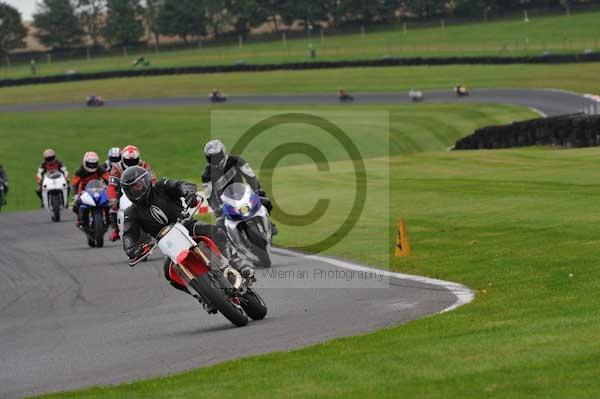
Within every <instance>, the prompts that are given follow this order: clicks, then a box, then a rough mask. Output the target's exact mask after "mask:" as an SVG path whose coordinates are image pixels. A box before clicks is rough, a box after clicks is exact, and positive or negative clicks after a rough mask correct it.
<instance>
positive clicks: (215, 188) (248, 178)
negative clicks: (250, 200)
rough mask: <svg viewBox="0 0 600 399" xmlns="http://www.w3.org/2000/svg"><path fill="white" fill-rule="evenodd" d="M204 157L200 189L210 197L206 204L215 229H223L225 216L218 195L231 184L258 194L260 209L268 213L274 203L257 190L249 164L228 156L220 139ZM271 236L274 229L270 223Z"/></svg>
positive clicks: (237, 157) (209, 145) (209, 147)
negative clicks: (213, 215) (211, 213)
mask: <svg viewBox="0 0 600 399" xmlns="http://www.w3.org/2000/svg"><path fill="white" fill-rule="evenodd" d="M204 156H205V157H206V161H207V165H206V167H205V168H204V171H203V172H202V186H203V188H204V191H205V192H206V193H210V194H209V198H208V203H209V205H210V207H211V208H212V210H213V212H214V213H215V216H216V217H217V221H216V223H217V226H219V227H220V228H221V229H223V230H224V229H225V216H224V215H223V212H222V211H221V205H222V201H221V194H223V191H225V189H226V188H227V187H229V186H230V185H231V184H233V183H244V182H245V183H246V184H248V185H249V186H250V188H251V189H252V190H253V191H254V192H255V193H257V194H258V196H259V197H260V199H261V202H262V204H263V206H264V207H265V208H266V209H267V211H268V212H269V213H271V210H272V209H273V204H272V203H271V201H270V200H269V198H268V197H267V194H266V193H265V192H264V191H263V190H262V189H261V188H260V183H259V182H258V178H257V177H256V173H254V171H253V170H252V168H251V167H250V165H249V164H248V162H246V160H245V159H244V158H242V157H240V156H237V155H229V154H228V153H227V149H226V148H225V145H224V144H223V143H222V142H221V141H220V140H211V141H209V142H208V143H206V145H205V146H204ZM272 228H273V235H275V234H277V228H276V226H275V225H274V224H273V225H272Z"/></svg>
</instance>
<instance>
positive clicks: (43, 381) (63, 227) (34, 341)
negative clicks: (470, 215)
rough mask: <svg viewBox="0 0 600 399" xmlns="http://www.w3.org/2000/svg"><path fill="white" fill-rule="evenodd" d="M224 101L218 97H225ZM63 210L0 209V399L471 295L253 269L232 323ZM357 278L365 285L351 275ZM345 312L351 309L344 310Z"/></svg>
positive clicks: (410, 282)
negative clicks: (52, 213) (253, 318)
mask: <svg viewBox="0 0 600 399" xmlns="http://www.w3.org/2000/svg"><path fill="white" fill-rule="evenodd" d="M356 98H357V102H356V103H357V104H378V103H379V104H386V103H404V102H408V98H407V96H406V94H405V93H379V94H377V93H358V94H356ZM425 101H426V102H456V101H460V102H469V103H471V102H483V103H508V104H519V105H524V106H527V107H531V108H534V109H536V110H539V111H540V112H542V113H544V114H547V115H556V114H560V113H569V112H577V111H580V110H581V109H583V108H585V107H588V106H589V105H591V104H593V101H592V100H590V99H587V98H584V97H582V96H579V95H576V94H574V93H568V92H563V91H554V90H513V89H505V90H487V89H481V90H475V91H473V92H472V96H470V97H467V98H460V99H459V98H457V97H455V96H454V95H452V94H451V93H448V92H426V93H425ZM207 103H208V101H207V99H206V98H200V97H196V98H168V99H137V100H135V99H134V100H119V101H112V102H110V103H109V106H110V107H146V106H183V105H195V104H207ZM336 103H337V101H336V99H335V97H332V96H330V95H325V94H310V95H273V96H258V95H246V96H235V97H232V98H231V100H230V102H229V103H228V104H298V105H301V104H336ZM228 104H223V105H225V106H226V105H228ZM81 108H83V107H82V106H81V105H80V104H45V105H14V106H0V112H37V111H52V110H65V109H81ZM68 213H69V214H68V215H66V217H65V219H66V221H65V222H63V223H60V224H54V223H52V222H50V218H49V215H48V214H46V213H45V212H44V211H32V212H25V213H12V214H0V226H1V228H0V242H2V246H1V247H0V397H1V398H17V397H22V396H25V395H32V394H37V393H45V392H52V391H59V390H69V389H76V388H81V387H85V386H90V385H104V384H113V383H118V382H123V381H130V380H133V379H140V378H146V377H152V376H158V375H164V374H169V373H174V372H178V371H183V370H187V369H190V368H194V367H200V366H205V365H209V364H214V363H217V362H221V361H223V360H227V359H234V358H238V357H241V356H246V355H251V354H258V353H266V352H272V351H277V350H286V349H290V348H297V347H302V346H306V345H309V344H312V343H317V342H322V341H325V340H328V339H332V338H335V337H340V336H348V335H354V334H358V333H364V332H368V331H372V330H376V329H379V328H382V327H386V326H390V325H394V324H398V323H402V322H406V321H409V320H413V319H416V318H419V317H422V316H425V315H429V314H432V313H436V312H442V311H448V310H451V309H453V308H455V307H457V306H460V305H462V304H464V303H467V302H469V301H470V300H471V299H472V297H473V294H472V293H471V291H470V290H468V289H467V288H465V287H463V286H461V285H458V284H453V283H448V282H443V281H438V280H432V279H427V278H422V277H417V276H408V275H402V274H395V273H386V274H385V277H386V281H387V282H389V286H387V285H382V284H381V283H378V282H377V281H372V282H370V283H369V284H371V285H368V288H360V289H359V288H353V287H352V286H351V285H350V286H344V287H343V288H339V287H338V288H323V287H322V286H321V285H320V283H319V281H317V280H316V279H314V278H313V279H312V280H311V279H308V280H307V281H306V282H305V283H304V284H305V285H304V286H303V288H294V289H290V288H288V286H289V284H288V283H289V282H286V279H285V277H284V278H282V279H279V278H271V277H269V276H268V275H265V274H264V273H263V275H262V276H261V275H260V273H259V283H258V287H260V288H261V293H262V294H263V296H264V297H265V299H266V301H267V302H268V304H269V306H270V308H269V315H268V317H267V319H265V320H264V321H261V322H256V323H251V324H250V325H249V326H248V327H245V328H241V329H236V328H232V327H230V325H229V323H228V322H227V321H226V320H225V319H224V318H222V317H214V316H208V315H206V313H205V312H204V311H203V310H202V309H201V308H200V307H199V306H198V304H197V303H195V302H194V301H193V300H191V298H190V297H189V296H187V295H185V294H182V293H179V292H178V291H176V290H173V289H172V288H171V287H170V286H169V285H168V284H166V283H165V281H164V279H163V277H162V270H161V263H162V262H161V259H160V258H158V257H155V258H153V259H152V260H151V261H150V262H148V263H146V264H141V265H139V266H137V267H136V269H135V270H133V271H132V270H129V268H128V267H127V266H126V263H125V259H124V255H123V253H122V251H121V249H120V244H108V245H107V246H108V248H105V249H93V250H92V249H88V248H86V246H85V241H84V238H83V237H82V235H81V233H80V232H79V231H77V230H76V229H75V227H74V226H73V217H72V215H71V214H70V212H68ZM273 258H274V259H273V260H274V262H273V263H274V268H273V270H277V271H280V272H283V273H284V274H285V273H286V272H292V273H293V272H294V271H297V270H298V269H299V268H304V269H306V270H307V271H311V270H316V269H320V270H325V271H328V272H329V271H331V272H335V271H340V270H345V271H348V270H352V271H355V272H357V271H364V272H366V271H372V270H373V269H367V268H366V267H365V266H360V265H354V264H351V263H348V262H345V261H343V260H339V259H329V258H323V257H319V256H305V255H301V254H297V253H293V252H290V251H283V250H279V251H277V254H275V255H274V257H273ZM360 285H361V286H364V285H365V284H364V282H362V283H360ZM349 308H351V309H352V312H349V311H348V309H349Z"/></svg>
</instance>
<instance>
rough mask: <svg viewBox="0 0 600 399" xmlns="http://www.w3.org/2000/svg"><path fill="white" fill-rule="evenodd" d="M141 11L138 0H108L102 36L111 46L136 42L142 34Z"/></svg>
mask: <svg viewBox="0 0 600 399" xmlns="http://www.w3.org/2000/svg"><path fill="white" fill-rule="evenodd" d="M142 12H143V9H142V6H141V5H140V1H139V0H108V2H107V5H106V25H105V26H104V28H103V29H102V36H103V37H104V38H105V39H106V41H107V42H108V43H110V44H111V45H112V46H128V45H131V44H135V43H138V42H139V41H140V38H141V37H142V36H143V35H144V25H143V23H142V21H141V13H142Z"/></svg>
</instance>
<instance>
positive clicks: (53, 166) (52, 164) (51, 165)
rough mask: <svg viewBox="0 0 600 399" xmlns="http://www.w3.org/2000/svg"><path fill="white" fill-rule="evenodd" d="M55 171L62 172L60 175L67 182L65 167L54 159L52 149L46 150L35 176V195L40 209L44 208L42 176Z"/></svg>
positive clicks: (54, 153)
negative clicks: (63, 176)
mask: <svg viewBox="0 0 600 399" xmlns="http://www.w3.org/2000/svg"><path fill="white" fill-rule="evenodd" d="M55 170H58V171H60V172H62V174H63V175H65V179H67V181H68V180H69V172H68V171H67V167H66V166H65V165H64V163H62V162H61V161H60V160H58V159H56V152H55V151H54V150H53V149H51V148H48V149H46V150H45V151H44V161H43V162H42V164H41V165H40V167H39V168H38V171H37V174H36V176H35V180H36V182H37V189H36V190H35V193H36V194H37V196H38V197H39V198H40V202H41V204H42V205H41V206H42V207H43V206H44V203H43V201H42V182H43V181H44V176H45V175H46V173H48V172H53V171H55Z"/></svg>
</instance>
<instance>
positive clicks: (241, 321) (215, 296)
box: [190, 273, 248, 327]
mask: <svg viewBox="0 0 600 399" xmlns="http://www.w3.org/2000/svg"><path fill="white" fill-rule="evenodd" d="M190 285H191V286H192V288H193V289H195V290H196V291H197V292H198V294H200V297H205V298H206V299H208V301H209V302H210V303H211V304H212V305H213V306H214V307H215V309H217V310H218V311H219V312H220V313H221V314H222V315H223V316H225V318H226V319H227V320H229V321H230V322H232V323H233V324H234V325H235V326H236V327H243V326H245V325H246V324H248V316H246V314H245V313H244V310H243V308H242V307H241V306H240V307H238V306H236V305H234V304H233V303H231V302H229V300H228V299H227V297H226V296H225V293H223V291H221V290H220V289H219V288H218V287H217V286H215V284H213V282H212V280H211V276H210V275H209V274H208V273H205V274H203V275H202V276H200V277H196V278H195V279H194V280H192V281H190Z"/></svg>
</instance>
